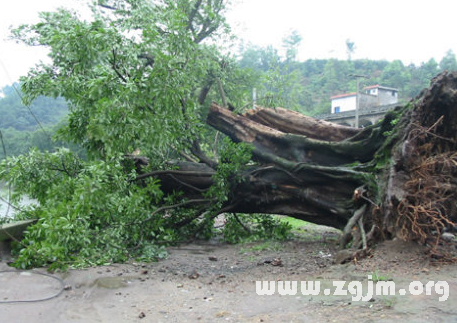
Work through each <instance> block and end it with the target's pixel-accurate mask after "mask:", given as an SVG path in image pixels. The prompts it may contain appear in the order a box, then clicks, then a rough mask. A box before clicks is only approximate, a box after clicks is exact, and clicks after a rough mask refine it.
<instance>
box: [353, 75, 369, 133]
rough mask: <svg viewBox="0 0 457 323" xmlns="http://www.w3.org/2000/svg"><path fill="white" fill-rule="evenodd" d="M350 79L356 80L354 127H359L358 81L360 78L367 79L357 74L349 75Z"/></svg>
mask: <svg viewBox="0 0 457 323" xmlns="http://www.w3.org/2000/svg"><path fill="white" fill-rule="evenodd" d="M349 76H350V77H355V78H356V80H357V90H356V97H355V127H356V128H358V127H359V102H360V100H359V80H360V78H361V77H363V78H368V77H367V76H365V75H358V74H350V75H349Z"/></svg>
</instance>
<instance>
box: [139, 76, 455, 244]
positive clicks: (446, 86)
mask: <svg viewBox="0 0 457 323" xmlns="http://www.w3.org/2000/svg"><path fill="white" fill-rule="evenodd" d="M207 123H208V124H209V125H210V126H212V127H214V128H215V129H217V130H219V131H221V132H223V133H224V134H226V135H227V136H229V137H230V138H231V139H232V140H233V141H235V142H246V143H250V144H252V146H253V150H252V153H253V159H254V161H255V162H257V165H256V166H250V167H248V168H247V169H246V170H245V171H244V172H243V174H241V175H242V177H243V179H244V180H243V181H241V182H240V183H238V184H234V185H233V187H232V191H231V193H230V196H229V199H228V201H227V202H226V204H225V205H224V208H223V209H224V211H227V210H229V211H230V212H240V213H271V214H283V215H289V216H292V217H295V218H298V219H302V220H306V221H310V222H313V223H317V224H324V225H328V226H332V227H335V228H338V229H341V230H343V239H342V244H343V245H345V244H346V243H347V242H348V241H349V240H350V232H351V231H352V229H353V228H354V227H358V229H359V231H360V232H361V233H362V236H363V237H364V238H366V239H368V240H371V239H374V238H376V237H382V238H386V237H392V236H395V235H397V236H398V235H400V236H401V237H403V238H405V239H409V240H418V241H421V242H427V241H428V240H427V239H430V237H431V236H432V231H437V232H438V233H439V232H441V231H443V230H444V228H445V227H446V226H448V227H449V226H452V225H453V224H452V221H456V210H455V209H456V207H455V201H456V197H457V196H456V194H457V179H456V175H457V152H456V148H457V146H456V143H457V72H454V73H447V72H445V73H443V74H441V75H439V76H437V77H436V78H435V79H434V80H433V81H432V85H431V87H430V88H429V89H428V90H426V91H423V93H422V94H421V95H420V97H418V98H416V99H415V100H412V101H411V102H410V103H409V104H407V105H405V106H404V107H397V108H396V109H395V110H394V111H391V112H389V113H388V114H387V115H386V117H385V118H384V120H383V121H381V122H380V123H378V124H376V125H373V126H370V127H367V128H364V129H354V128H349V127H344V126H340V125H336V124H333V123H329V122H326V121H320V120H315V119H313V118H310V117H306V116H303V115H301V114H299V113H297V112H293V111H289V110H286V109H283V108H276V109H267V108H259V109H254V110H250V111H248V112H246V113H244V114H242V115H237V114H234V113H233V112H232V111H230V110H228V109H226V108H223V107H220V106H218V105H217V104H215V103H213V104H212V105H211V108H210V111H209V114H208V117H207ZM178 166H179V170H178V171H176V170H175V171H161V172H155V173H151V174H152V175H155V176H157V177H159V178H160V179H161V181H162V185H163V188H164V190H165V191H166V192H171V191H173V190H182V191H184V193H185V195H186V196H187V197H189V198H198V197H202V192H204V191H205V190H206V189H208V188H209V187H210V186H211V184H212V175H214V173H215V172H216V170H217V169H216V168H217V167H215V168H214V167H213V168H212V167H209V166H206V165H205V164H199V163H190V162H183V163H180V164H179V165H178ZM212 166H213V165H212ZM151 174H145V175H144V176H149V175H151ZM438 237H439V234H438ZM434 241H435V243H437V242H438V239H434ZM364 242H365V241H364ZM356 244H358V246H361V245H362V241H356ZM364 247H366V246H364Z"/></svg>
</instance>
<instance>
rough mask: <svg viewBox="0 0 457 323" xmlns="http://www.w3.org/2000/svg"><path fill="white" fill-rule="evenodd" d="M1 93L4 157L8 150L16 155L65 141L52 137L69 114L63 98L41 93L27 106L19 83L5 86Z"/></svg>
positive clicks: (0, 117) (1, 129)
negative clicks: (55, 140) (57, 140)
mask: <svg viewBox="0 0 457 323" xmlns="http://www.w3.org/2000/svg"><path fill="white" fill-rule="evenodd" d="M16 91H17V92H16ZM0 93H1V94H2V97H0V131H1V135H2V137H3V140H2V141H3V145H4V149H0V159H3V158H4V157H5V152H4V150H6V153H7V155H8V156H16V155H19V154H23V153H27V152H28V151H29V149H30V148H32V147H37V148H38V149H39V150H52V149H53V146H54V145H56V144H60V145H63V143H61V142H59V143H57V142H53V141H52V140H51V135H52V134H53V133H54V132H55V131H56V129H57V127H58V124H59V123H61V122H63V121H64V118H65V116H66V115H67V114H68V107H67V104H66V102H65V100H64V99H63V98H57V99H54V98H49V97H45V96H40V97H38V98H37V99H36V100H34V101H33V102H32V103H31V104H30V105H29V106H26V105H24V104H23V103H22V102H21V97H22V93H21V90H20V85H19V84H17V83H16V84H13V85H8V86H5V87H4V88H3V89H1V90H0ZM40 125H41V126H40ZM41 127H43V129H45V130H44V131H43V129H41Z"/></svg>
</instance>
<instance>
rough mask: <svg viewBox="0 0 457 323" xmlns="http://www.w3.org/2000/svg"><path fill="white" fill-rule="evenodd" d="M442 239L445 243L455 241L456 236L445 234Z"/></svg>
mask: <svg viewBox="0 0 457 323" xmlns="http://www.w3.org/2000/svg"><path fill="white" fill-rule="evenodd" d="M441 239H443V240H444V241H453V240H454V239H455V235H453V234H452V233H449V232H445V233H443V234H442V235H441Z"/></svg>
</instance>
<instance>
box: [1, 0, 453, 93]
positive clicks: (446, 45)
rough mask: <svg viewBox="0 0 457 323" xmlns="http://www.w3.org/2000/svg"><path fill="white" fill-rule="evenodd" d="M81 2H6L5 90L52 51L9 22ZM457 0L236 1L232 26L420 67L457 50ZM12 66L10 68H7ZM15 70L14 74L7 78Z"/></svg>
mask: <svg viewBox="0 0 457 323" xmlns="http://www.w3.org/2000/svg"><path fill="white" fill-rule="evenodd" d="M77 1H78V0H40V1H37V0H14V1H4V2H3V3H2V6H1V10H0V87H2V86H4V85H6V84H9V83H11V82H10V80H12V81H16V80H17V79H18V77H19V76H20V75H25V74H26V73H27V71H28V69H29V68H30V67H31V66H33V65H34V64H36V63H37V62H38V61H39V60H40V59H43V58H44V57H45V55H46V54H45V53H46V52H45V51H44V50H42V49H37V48H27V47H25V46H23V45H18V44H15V43H14V42H11V41H6V40H5V39H6V38H7V37H8V35H9V27H10V26H11V25H14V26H17V25H18V24H20V23H26V22H30V21H37V16H38V12H39V11H48V10H53V9H55V8H56V7H59V6H67V5H70V6H75V3H76V2H77ZM456 12H457V1H456V0H433V1H430V0H415V1H407V0H403V1H402V0H382V1H366V0H312V1H311V0H235V4H234V6H233V10H232V11H231V12H230V13H229V14H228V20H229V23H230V24H231V25H232V28H233V31H234V32H235V34H237V36H238V37H240V38H242V39H243V40H244V41H245V43H248V42H251V43H253V44H257V45H259V46H267V45H270V44H271V45H273V46H274V47H276V48H280V47H281V44H282V39H283V38H284V37H285V36H287V35H289V34H290V32H291V31H292V30H296V31H298V32H299V34H300V35H301V36H302V37H303V40H302V43H301V46H300V48H299V55H298V58H299V59H300V60H306V59H308V58H330V57H334V58H339V59H346V58H347V54H346V39H350V40H351V41H353V42H354V43H355V46H356V49H355V53H354V55H353V59H357V58H369V59H386V60H389V61H391V60H394V59H401V60H402V61H403V62H404V63H405V64H410V63H414V64H416V65H419V64H420V63H422V62H426V61H428V60H429V59H430V58H435V59H436V60H437V61H438V62H439V61H440V60H441V58H442V57H443V56H444V55H445V54H446V52H447V51H448V50H450V49H451V50H452V51H453V52H454V53H457V35H456V29H457V28H456V23H455V14H456ZM5 69H6V71H5ZM7 73H8V74H9V77H8V76H7Z"/></svg>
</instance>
